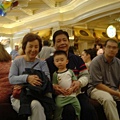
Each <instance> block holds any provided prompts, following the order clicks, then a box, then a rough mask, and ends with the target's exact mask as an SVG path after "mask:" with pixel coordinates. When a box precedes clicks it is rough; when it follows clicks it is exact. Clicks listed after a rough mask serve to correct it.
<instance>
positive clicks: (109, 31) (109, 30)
mask: <svg viewBox="0 0 120 120" xmlns="http://www.w3.org/2000/svg"><path fill="white" fill-rule="evenodd" d="M107 35H108V37H110V38H113V37H115V35H116V28H115V27H114V26H113V25H110V26H108V28H107Z"/></svg>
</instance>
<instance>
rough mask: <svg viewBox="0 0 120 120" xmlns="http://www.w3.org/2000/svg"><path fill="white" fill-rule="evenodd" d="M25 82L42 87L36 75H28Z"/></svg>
mask: <svg viewBox="0 0 120 120" xmlns="http://www.w3.org/2000/svg"><path fill="white" fill-rule="evenodd" d="M27 82H28V83H29V84H31V85H33V86H38V85H42V80H41V79H40V78H39V77H38V76H37V75H29V76H28V78H27Z"/></svg>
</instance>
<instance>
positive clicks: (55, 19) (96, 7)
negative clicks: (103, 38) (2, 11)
mask: <svg viewBox="0 0 120 120" xmlns="http://www.w3.org/2000/svg"><path fill="white" fill-rule="evenodd" d="M0 1H1V2H2V1H3V0H0ZM13 1H18V5H17V6H15V7H13V8H12V9H11V10H9V11H8V12H7V14H6V15H5V16H0V36H3V35H13V34H16V33H21V32H25V31H32V32H35V31H39V30H44V29H51V28H56V27H57V28H60V27H64V28H74V29H79V28H80V29H81V28H83V29H88V30H90V31H92V32H93V31H94V30H100V29H102V30H106V28H107V27H108V25H110V24H113V25H114V26H115V27H116V28H117V30H118V31H120V0H13Z"/></svg>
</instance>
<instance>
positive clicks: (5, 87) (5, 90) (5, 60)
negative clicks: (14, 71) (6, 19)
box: [0, 43, 13, 103]
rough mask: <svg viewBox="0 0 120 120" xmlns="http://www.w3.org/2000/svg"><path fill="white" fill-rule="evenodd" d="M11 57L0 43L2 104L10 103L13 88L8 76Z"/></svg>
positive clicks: (0, 90) (0, 94) (0, 93)
mask: <svg viewBox="0 0 120 120" xmlns="http://www.w3.org/2000/svg"><path fill="white" fill-rule="evenodd" d="M11 60H12V58H11V56H10V54H9V53H8V52H7V51H6V50H5V48H4V46H3V45H2V44H1V43H0V103H3V102H7V101H9V97H10V95H11V93H12V88H13V86H12V85H11V84H10V83H9V79H8V74H9V70H10V66H11Z"/></svg>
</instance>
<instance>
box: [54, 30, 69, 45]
mask: <svg viewBox="0 0 120 120" xmlns="http://www.w3.org/2000/svg"><path fill="white" fill-rule="evenodd" d="M61 34H64V35H65V36H66V37H67V38H68V40H69V35H68V33H67V32H66V31H63V30H57V31H56V32H55V33H54V34H53V43H54V44H55V38H56V36H58V35H61Z"/></svg>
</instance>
